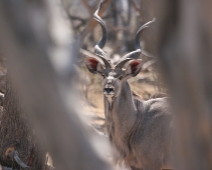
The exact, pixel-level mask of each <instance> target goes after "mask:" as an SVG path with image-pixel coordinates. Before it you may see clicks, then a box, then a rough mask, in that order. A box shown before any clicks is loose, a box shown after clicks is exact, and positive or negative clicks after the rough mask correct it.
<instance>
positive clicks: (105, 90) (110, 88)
mask: <svg viewBox="0 0 212 170" xmlns="http://www.w3.org/2000/svg"><path fill="white" fill-rule="evenodd" d="M104 92H105V93H107V94H110V93H112V92H114V89H113V88H112V87H105V88H104Z"/></svg>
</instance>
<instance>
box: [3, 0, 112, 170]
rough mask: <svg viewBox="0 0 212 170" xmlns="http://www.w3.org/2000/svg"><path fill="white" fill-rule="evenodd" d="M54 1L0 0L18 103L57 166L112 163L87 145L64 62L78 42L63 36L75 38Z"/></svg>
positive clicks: (88, 167)
mask: <svg viewBox="0 0 212 170" xmlns="http://www.w3.org/2000/svg"><path fill="white" fill-rule="evenodd" d="M55 6H58V4H57V3H56V4H55V1H54V0H49V1H42V0H41V1H39V2H38V1H36V2H30V3H29V2H28V3H26V1H24V0H19V1H14V0H4V1H1V2H0V32H1V39H0V45H1V47H3V49H4V53H5V55H6V57H7V58H8V65H9V69H10V71H11V77H12V79H13V80H14V82H15V84H16V85H17V89H18V91H19V92H20V94H21V95H22V99H23V105H24V106H25V108H26V111H27V113H28V114H29V116H30V117H31V118H33V120H34V125H35V130H36V133H37V135H38V137H39V140H40V143H41V144H42V147H44V148H45V149H48V150H49V151H50V153H51V155H52V158H53V161H54V163H55V165H56V167H58V169H60V170H67V169H73V170H82V169H83V170H96V169H98V170H107V169H111V168H109V166H108V165H106V164H105V162H104V161H102V160H101V159H100V158H99V157H98V155H97V154H96V152H95V151H94V150H93V148H92V147H91V143H90V141H89V139H88V136H87V134H86V133H85V130H84V128H83V126H84V125H83V124H82V123H81V121H80V120H79V118H78V117H77V116H76V114H79V113H80V112H81V109H80V107H78V103H77V102H78V100H77V94H76V92H75V90H74V89H75V88H74V82H75V81H74V78H75V73H74V71H73V70H74V69H73V65H69V63H71V61H72V62H73V58H74V56H75V54H76V50H77V49H78V48H73V49H75V50H73V49H72V50H69V49H68V48H67V47H68V45H67V42H66V40H64V39H66V37H70V38H71V42H72V45H75V44H74V40H73V37H72V36H70V35H69V36H67V34H65V31H64V27H65V25H63V26H62V23H61V21H62V20H63V17H62V15H54V14H55V13H56V12H57V11H59V10H57V9H55ZM51 12H53V13H51ZM41 13H42V17H41ZM50 14H51V15H50ZM51 17H52V18H51ZM50 18H51V19H50ZM48 19H50V20H52V21H54V22H53V23H55V22H56V23H57V22H60V24H56V25H58V26H60V27H58V28H57V29H59V32H57V31H58V30H51V33H50V30H49V25H48V24H49V23H51V21H49V20H48ZM46 21H49V22H46ZM56 25H54V27H53V29H54V28H55V26H56ZM58 35H59V36H58ZM57 36H58V37H57ZM49 37H51V39H50V38H49ZM58 38H59V39H58ZM56 54H57V55H56ZM53 55H54V56H53ZM67 57H71V58H67ZM50 58H51V60H50ZM58 59H59V60H58ZM64 61H65V62H64ZM64 67H65V68H70V69H69V70H67V69H64ZM67 75H68V76H69V79H68V81H67ZM70 88H71V94H72V95H70V93H69V90H70Z"/></svg>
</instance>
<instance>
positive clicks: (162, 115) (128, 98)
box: [85, 4, 172, 170]
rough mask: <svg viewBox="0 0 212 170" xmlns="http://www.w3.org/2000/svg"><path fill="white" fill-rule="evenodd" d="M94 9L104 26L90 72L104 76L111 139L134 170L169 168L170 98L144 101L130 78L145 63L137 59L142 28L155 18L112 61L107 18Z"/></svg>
mask: <svg viewBox="0 0 212 170" xmlns="http://www.w3.org/2000/svg"><path fill="white" fill-rule="evenodd" d="M100 8H101V4H100V6H99V8H98V9H97V11H96V12H95V13H94V19H96V20H97V21H98V22H99V23H100V25H101V27H102V30H103V36H102V39H101V40H100V41H99V42H98V43H97V45H96V46H95V54H96V57H88V56H87V57H86V58H85V61H86V65H87V68H88V70H89V71H90V72H92V73H94V74H96V73H98V74H100V75H102V76H103V79H104V80H103V93H104V105H105V117H106V126H107V130H108V134H109V138H110V140H111V143H112V144H113V146H114V147H115V148H116V150H117V152H118V155H119V160H124V161H125V163H126V164H127V165H128V166H129V167H131V169H132V170H161V169H163V168H167V167H169V168H170V159H171V155H170V140H171V119H172V115H171V112H170V109H169V107H168V102H167V98H156V99H150V100H148V101H141V100H139V99H138V97H136V96H135V97H134V96H133V94H132V91H131V89H130V86H129V84H128V82H127V80H128V79H129V78H130V77H134V76H136V75H137V74H138V73H139V72H140V70H141V67H142V60H141V59H138V57H139V55H140V53H142V49H141V47H140V43H139V37H140V34H141V33H142V31H143V29H145V28H146V27H148V26H149V25H150V24H151V23H152V22H153V21H150V22H148V23H146V24H144V25H143V26H141V27H140V28H139V30H138V32H137V33H136V36H135V47H136V50H135V51H132V52H130V53H128V54H126V55H125V56H123V57H122V58H121V59H120V61H119V62H118V63H117V64H116V65H113V64H112V63H111V62H110V61H109V60H108V59H107V54H106V53H105V52H104V51H103V50H102V48H103V47H104V44H105V42H106V38H107V35H106V33H107V29H106V24H105V23H104V21H103V20H102V19H101V18H100V17H99V16H98V11H99V9H100Z"/></svg>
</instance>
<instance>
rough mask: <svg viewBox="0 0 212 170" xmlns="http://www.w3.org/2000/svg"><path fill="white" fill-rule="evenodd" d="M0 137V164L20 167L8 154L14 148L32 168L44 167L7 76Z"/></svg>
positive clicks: (29, 125)
mask: <svg viewBox="0 0 212 170" xmlns="http://www.w3.org/2000/svg"><path fill="white" fill-rule="evenodd" d="M0 139H1V140H0V160H1V162H0V164H2V165H4V166H8V167H12V168H17V169H20V166H19V165H18V164H17V163H16V162H15V161H14V160H12V159H11V158H10V157H9V156H8V152H9V150H16V151H17V152H18V154H19V157H20V158H21V159H22V161H23V162H24V163H25V164H27V165H28V166H30V167H31V169H32V170H41V169H42V167H44V162H45V154H43V153H42V152H41V151H39V149H38V148H39V147H38V144H37V141H36V138H35V136H34V132H33V127H32V122H31V121H29V118H28V115H27V113H26V112H25V110H24V109H23V106H22V103H21V99H20V95H19V94H18V92H17V90H16V88H15V85H14V83H13V82H12V80H11V79H9V78H7V85H6V95H5V102H4V110H3V114H2V117H1V126H0Z"/></svg>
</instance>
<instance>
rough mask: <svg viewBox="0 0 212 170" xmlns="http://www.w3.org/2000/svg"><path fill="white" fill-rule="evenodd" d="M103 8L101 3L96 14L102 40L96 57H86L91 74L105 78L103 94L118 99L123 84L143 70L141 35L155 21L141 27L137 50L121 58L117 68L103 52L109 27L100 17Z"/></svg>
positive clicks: (136, 36) (138, 32)
mask: <svg viewBox="0 0 212 170" xmlns="http://www.w3.org/2000/svg"><path fill="white" fill-rule="evenodd" d="M101 8H102V3H100V5H99V8H98V9H97V10H96V12H95V13H94V19H95V20H96V21H98V23H99V24H100V25H101V28H102V38H101V40H100V41H99V42H98V43H97V45H96V46H95V47H94V49H95V54H96V56H94V57H88V56H86V58H85V61H86V66H87V68H88V70H89V71H90V72H91V73H94V74H96V73H98V74H100V75H102V76H103V78H104V81H103V93H104V95H105V96H106V97H107V98H110V99H111V98H113V97H117V96H118V95H119V93H120V89H121V87H122V85H121V84H122V83H123V82H124V81H126V80H127V79H128V78H129V77H132V76H136V75H137V74H138V73H139V71H140V69H141V60H140V59H137V58H139V55H140V54H141V52H142V50H141V46H140V40H139V38H140V34H141V33H142V31H143V29H144V28H147V27H148V26H149V25H150V24H151V23H152V22H154V20H153V21H150V22H148V23H146V24H144V25H143V26H141V27H140V28H139V29H138V31H137V33H136V35H135V40H134V42H135V47H136V50H135V51H132V52H130V53H128V54H126V55H125V56H123V57H122V58H121V60H120V61H119V62H118V64H116V65H115V66H114V65H112V64H111V63H110V61H109V60H107V59H108V57H107V54H106V53H105V52H104V51H103V50H102V48H103V47H104V45H105V43H106V40H107V27H106V24H105V22H104V21H103V20H102V18H101V17H100V16H99V15H98V13H99V10H100V9H101Z"/></svg>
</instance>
